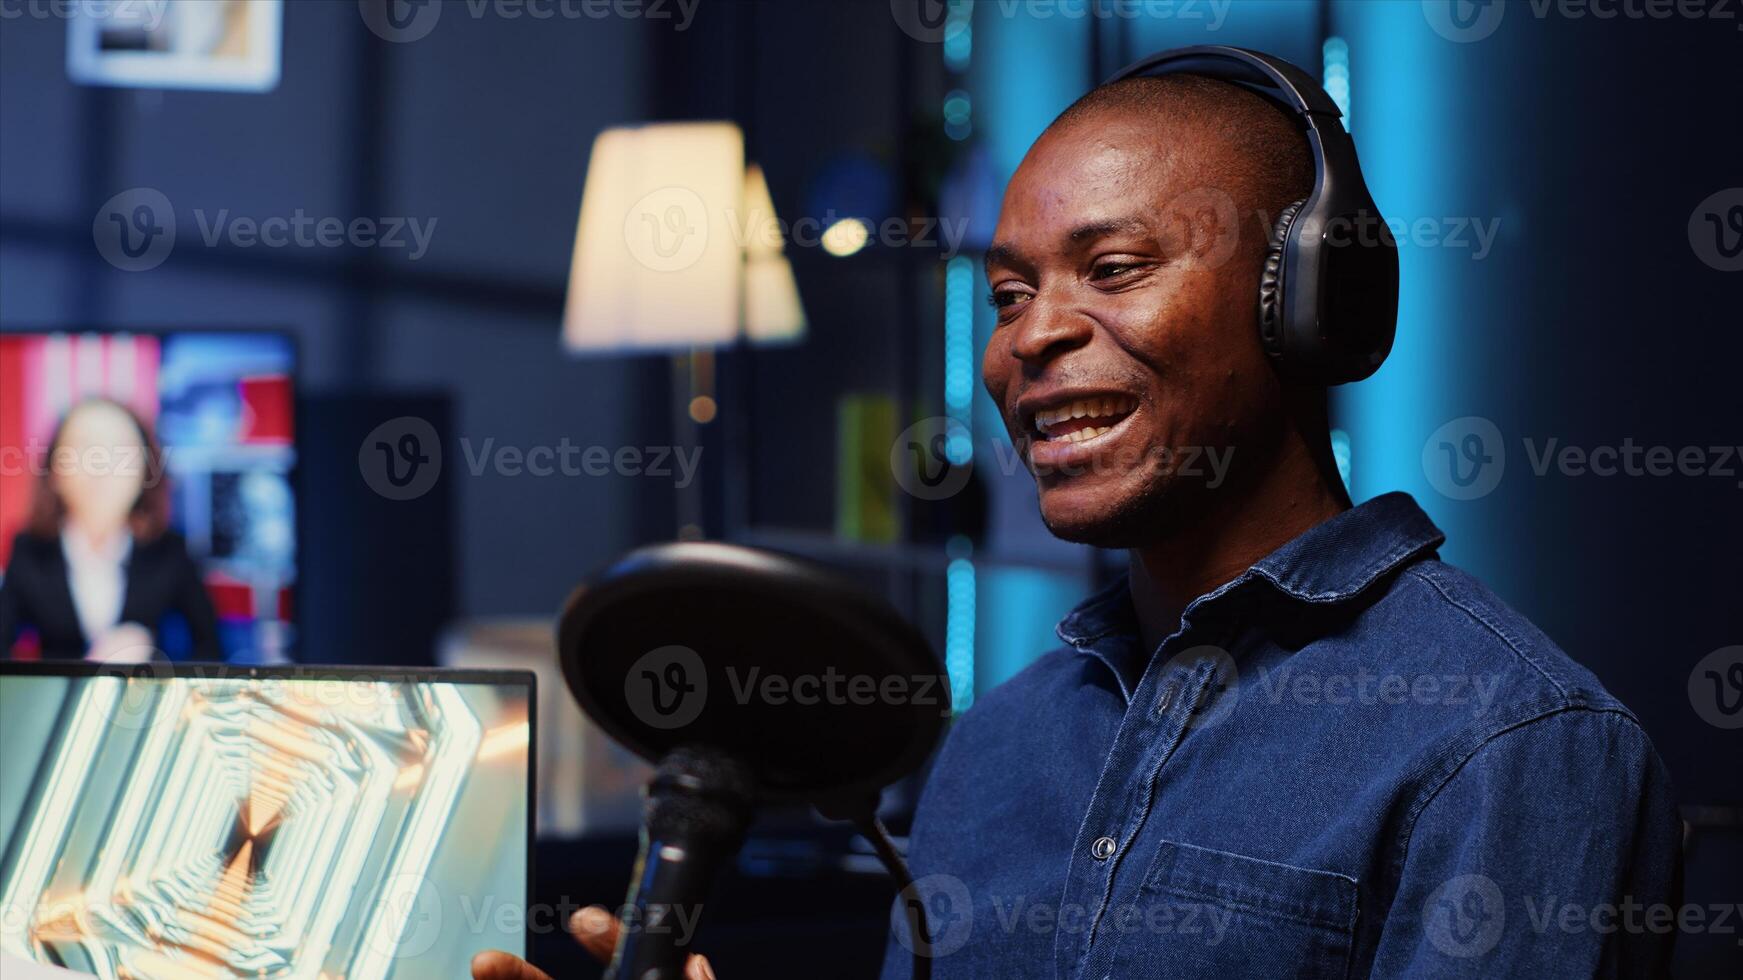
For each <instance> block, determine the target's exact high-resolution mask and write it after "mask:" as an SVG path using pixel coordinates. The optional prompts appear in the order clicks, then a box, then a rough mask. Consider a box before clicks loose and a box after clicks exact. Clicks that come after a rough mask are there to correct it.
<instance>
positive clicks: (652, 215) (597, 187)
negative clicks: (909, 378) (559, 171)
mask: <svg viewBox="0 0 1743 980" xmlns="http://www.w3.org/2000/svg"><path fill="white" fill-rule="evenodd" d="M784 244H785V235H784V233H783V229H782V228H781V225H780V222H779V220H778V219H777V218H776V217H775V207H774V202H773V200H772V199H771V198H770V196H769V188H768V182H767V181H766V180H765V179H764V178H763V173H762V169H761V168H760V167H757V166H755V165H751V166H748V167H747V166H746V165H745V163H744V136H743V134H742V133H741V132H740V131H739V128H738V127H737V126H735V125H733V124H732V123H663V124H656V125H647V126H636V127H628V128H620V129H608V130H606V131H605V132H603V133H601V134H600V135H599V138H598V139H597V140H595V141H594V143H593V154H592V158H591V160H590V161H589V163H588V168H587V184H586V188H585V191H584V193H583V196H582V201H581V221H580V226H579V228H578V230H577V232H576V236H575V259H574V265H573V267H572V270H571V272H570V276H569V300H568V307H567V310H566V311H565V315H564V323H563V339H564V342H565V344H566V345H567V346H568V347H569V349H571V350H579V351H589V350H614V351H615V350H638V349H640V350H652V349H658V350H670V349H686V348H694V347H715V346H722V345H725V344H730V343H731V342H732V341H733V340H735V339H736V338H737V337H739V336H740V335H741V333H742V334H743V335H744V336H747V337H749V338H750V340H751V341H752V342H753V343H770V342H779V341H786V340H793V339H797V338H799V337H801V336H803V335H804V332H805V311H804V308H803V307H802V306H801V304H800V302H799V289H798V284H797V283H796V282H795V281H794V277H793V268H792V265H791V264H790V263H789V262H788V261H787V259H786V257H785V256H784V255H783V254H782V247H783V246H784Z"/></svg>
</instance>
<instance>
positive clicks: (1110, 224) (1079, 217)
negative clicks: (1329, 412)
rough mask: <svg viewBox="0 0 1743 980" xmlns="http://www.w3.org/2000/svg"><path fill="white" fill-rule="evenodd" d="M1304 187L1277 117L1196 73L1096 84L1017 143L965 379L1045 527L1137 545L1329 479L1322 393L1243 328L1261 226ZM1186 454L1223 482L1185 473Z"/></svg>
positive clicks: (1293, 132) (1250, 314)
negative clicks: (1211, 466)
mask: <svg viewBox="0 0 1743 980" xmlns="http://www.w3.org/2000/svg"><path fill="white" fill-rule="evenodd" d="M1312 189H1313V160H1312V156H1311V154H1310V152H1309V148H1308V145H1307V138H1306V136H1305V135H1303V134H1302V133H1301V132H1300V131H1299V130H1298V129H1297V127H1296V122H1295V120H1294V119H1293V118H1291V115H1290V113H1288V112H1287V111H1286V110H1284V109H1282V108H1281V107H1279V106H1277V105H1274V104H1272V103H1271V102H1270V101H1269V100H1267V99H1265V98H1264V97H1262V96H1259V95H1256V94H1254V93H1252V92H1249V91H1247V90H1245V89H1243V88H1241V87H1239V86H1236V85H1232V84H1230V83H1227V82H1221V81H1217V80H1215V79H1209V78H1204V77H1200V76H1190V75H1167V76H1163V77H1160V78H1135V79H1129V80H1126V81H1120V82H1116V83H1114V84H1112V85H1105V86H1102V87H1101V88H1098V89H1096V90H1094V91H1093V92H1091V93H1090V94H1089V95H1087V96H1085V97H1084V98H1082V99H1080V100H1078V102H1077V103H1076V104H1074V105H1073V106H1072V107H1071V108H1070V109H1068V110H1066V111H1065V113H1064V114H1062V115H1061V116H1060V117H1059V118H1058V119H1057V120H1055V121H1054V123H1053V124H1052V125H1051V126H1049V127H1048V129H1047V131H1046V132H1045V133H1043V134H1042V136H1041V138H1040V139H1038V140H1036V142H1035V145H1034V146H1032V147H1030V149H1029V152H1028V154H1026V155H1025V156H1024V158H1023V162H1022V164H1021V165H1020V166H1019V167H1018V168H1017V171H1016V173H1015V174H1013V175H1012V177H1011V182H1010V185H1009V186H1008V187H1007V188H1006V189H1005V197H1004V202H1003V206H1002V208H1001V210H1000V214H999V224H998V227H997V228H996V229H995V230H994V233H993V242H992V244H991V245H990V246H989V247H988V248H987V252H986V271H987V285H988V286H989V287H990V288H991V291H992V296H991V299H992V302H993V305H994V307H996V308H997V317H998V320H997V327H996V329H995V331H994V333H993V336H992V339H991V341H990V342H989V343H988V344H987V347H986V352H985V354H984V355H983V357H982V359H981V374H982V377H983V378H984V379H985V381H986V387H987V392H988V393H989V394H991V395H992V397H993V400H994V401H995V402H997V403H998V405H999V406H1000V409H1001V411H1002V413H1003V415H1004V418H1005V424H1006V428H1007V431H1008V432H1009V433H1010V435H1011V440H1012V443H1013V445H1016V446H1018V447H1019V448H1020V449H1021V451H1022V453H1023V455H1024V458H1025V461H1026V462H1027V463H1028V465H1029V469H1030V471H1031V472H1032V473H1034V474H1035V479H1036V485H1037V486H1038V487H1039V489H1040V492H1041V493H1040V500H1041V516H1042V519H1043V520H1045V521H1046V523H1047V526H1048V528H1050V529H1051V530H1052V531H1053V533H1054V534H1056V535H1058V536H1059V537H1062V538H1065V539H1066V540H1069V541H1083V542H1089V543H1093V544H1099V545H1102V546H1104V547H1119V548H1130V547H1140V546H1143V545H1145V543H1146V542H1153V541H1159V540H1163V539H1166V538H1167V537H1169V536H1171V535H1173V534H1176V533H1179V532H1180V531H1181V530H1182V529H1184V528H1187V527H1191V526H1195V522H1199V521H1201V520H1204V519H1207V515H1209V514H1211V513H1212V511H1214V509H1215V508H1216V507H1218V506H1221V503H1220V501H1227V500H1235V499H1238V498H1239V497H1240V496H1241V494H1243V493H1246V492H1250V491H1252V490H1253V488H1256V487H1261V486H1264V485H1266V484H1267V482H1268V481H1273V480H1277V479H1288V480H1297V479H1302V478H1303V476H1304V475H1305V476H1306V478H1309V479H1317V480H1319V481H1320V482H1322V483H1324V484H1325V485H1326V486H1327V487H1330V486H1332V484H1333V483H1334V482H1337V481H1338V477H1337V474H1336V472H1335V468H1334V467H1333V466H1332V465H1331V463H1330V459H1331V448H1330V437H1329V435H1328V434H1327V432H1328V430H1327V426H1326V417H1325V392H1324V390H1323V389H1320V388H1315V387H1312V386H1308V385H1295V384H1285V382H1284V379H1283V378H1282V377H1281V376H1280V375H1279V374H1278V372H1277V371H1276V369H1275V367H1274V365H1273V363H1272V361H1271V358H1270V356H1269V355H1268V354H1267V352H1266V350H1265V347H1264V344H1263V342H1262V341H1261V339H1260V334H1259V329H1258V327H1259V302H1258V300H1259V281H1260V275H1261V270H1262V269H1263V266H1264V259H1263V255H1264V249H1265V244H1266V243H1268V242H1269V241H1270V239H1271V228H1272V225H1273V224H1274V223H1275V220H1276V217H1277V215H1278V213H1279V212H1281V211H1282V210H1283V209H1284V208H1286V207H1288V206H1289V205H1290V204H1292V203H1294V202H1295V201H1298V200H1300V199H1301V198H1304V197H1306V196H1307V195H1308V194H1310V193H1311V192H1312ZM1062 411H1063V412H1068V413H1072V414H1069V415H1067V416H1066V418H1067V419H1069V421H1061V418H1060V416H1059V414H1058V413H1060V412H1062ZM1237 448H1238V450H1239V451H1238V452H1236V451H1235V450H1236V449H1237ZM1201 451H1202V452H1205V453H1208V454H1211V455H1214V456H1216V458H1225V459H1228V460H1230V466H1229V470H1228V472H1227V473H1226V480H1225V479H1224V478H1223V477H1221V476H1219V477H1216V478H1213V479H1207V478H1206V474H1205V472H1204V471H1203V470H1202V469H1200V468H1196V467H1190V466H1187V465H1185V464H1184V460H1185V459H1187V458H1197V457H1196V456H1194V455H1193V454H1194V453H1197V452H1201ZM1316 470H1317V472H1316ZM1279 474H1285V475H1284V476H1279ZM1341 487H1342V484H1341V482H1337V489H1336V490H1335V491H1334V492H1338V493H1341Z"/></svg>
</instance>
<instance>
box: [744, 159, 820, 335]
mask: <svg viewBox="0 0 1743 980" xmlns="http://www.w3.org/2000/svg"><path fill="white" fill-rule="evenodd" d="M744 213H745V219H746V224H745V227H746V228H747V229H748V230H749V231H750V232H751V233H750V234H748V235H746V236H745V254H744V333H745V336H746V337H748V338H750V342H751V343H753V344H778V343H785V342H789V341H795V340H798V339H799V338H801V337H803V336H804V335H805V307H804V306H803V305H802V304H801V303H800V302H799V283H798V281H797V280H796V279H795V278H794V277H793V263H791V262H788V261H787V257H786V256H785V255H783V254H782V252H781V248H782V244H783V241H784V239H783V236H782V234H781V223H780V221H779V220H778V219H777V218H776V217H775V202H774V199H773V198H771V197H770V196H769V182H768V181H767V180H766V179H764V178H763V168H761V167H759V166H757V165H756V164H754V163H753V164H751V165H750V166H748V167H746V168H745V171H744Z"/></svg>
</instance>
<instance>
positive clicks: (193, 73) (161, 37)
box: [67, 0, 284, 92]
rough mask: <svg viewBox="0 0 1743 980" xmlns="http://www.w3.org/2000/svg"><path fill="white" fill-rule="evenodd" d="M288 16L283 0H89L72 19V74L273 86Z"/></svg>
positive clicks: (123, 81)
mask: <svg viewBox="0 0 1743 980" xmlns="http://www.w3.org/2000/svg"><path fill="white" fill-rule="evenodd" d="M283 18H284V3H283V0H81V2H79V3H78V4H77V5H76V6H75V7H73V8H72V16H71V17H69V18H68V20H67V74H68V75H69V76H70V77H71V78H72V80H73V81H75V82H79V83H82V84H85V85H114V86H122V87H127V88H183V89H217V90H227V91H235V92H266V91H270V90H272V89H273V88H275V87H276V86H277V85H278V77H279V59H280V47H281V41H282V30H283Z"/></svg>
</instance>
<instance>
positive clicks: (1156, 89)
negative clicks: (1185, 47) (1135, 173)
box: [1047, 75, 1313, 241]
mask: <svg viewBox="0 0 1743 980" xmlns="http://www.w3.org/2000/svg"><path fill="white" fill-rule="evenodd" d="M1110 118H1121V119H1122V120H1123V121H1133V122H1145V123H1151V124H1154V125H1155V126H1156V127H1157V128H1158V129H1159V130H1161V131H1165V132H1167V133H1169V134H1170V136H1171V139H1170V142H1169V145H1168V149H1167V151H1166V154H1167V164H1168V166H1169V167H1170V168H1179V170H1178V172H1179V173H1180V174H1181V176H1182V177H1183V178H1185V180H1186V183H1188V184H1189V185H1191V186H1196V187H1211V188H1217V189H1220V190H1222V191H1224V192H1226V193H1227V194H1228V195H1229V196H1230V197H1232V198H1233V199H1234V201H1235V203H1236V205H1237V207H1239V209H1240V211H1241V214H1242V216H1243V218H1244V219H1247V220H1245V221H1244V222H1243V226H1249V225H1251V226H1253V227H1254V229H1255V230H1258V231H1260V232H1262V235H1261V236H1260V240H1261V241H1265V240H1267V239H1266V238H1265V237H1264V236H1268V235H1269V233H1270V225H1269V222H1271V221H1275V220H1276V217H1277V215H1278V214H1280V213H1281V212H1282V211H1283V209H1284V208H1286V207H1288V206H1289V205H1291V204H1293V203H1295V202H1296V201H1299V200H1301V199H1302V198H1305V197H1307V195H1308V194H1310V193H1312V191H1313V156H1312V153H1311V152H1310V151H1309V149H1308V145H1307V137H1306V136H1305V135H1304V134H1303V133H1302V131H1301V127H1300V126H1299V125H1297V123H1296V120H1295V118H1294V116H1293V115H1292V114H1291V113H1290V112H1289V111H1288V110H1286V109H1284V108H1283V107H1282V106H1279V105H1277V104H1276V103H1274V102H1272V101H1271V100H1269V99H1267V98H1265V97H1263V96H1260V95H1257V94H1255V93H1253V92H1250V91H1248V90H1247V89H1245V88H1242V87H1241V86H1239V85H1235V84H1232V83H1230V82H1224V81H1220V80H1218V79H1214V78H1206V77H1204V76H1201V75H1162V76H1159V77H1153V78H1152V77H1138V78H1126V79H1121V80H1120V81H1117V82H1111V83H1109V84H1107V85H1102V86H1099V87H1097V88H1095V89H1092V90H1090V92H1089V93H1088V94H1086V95H1084V96H1083V97H1082V98H1080V99H1078V100H1077V101H1076V102H1073V103H1072V104H1071V106H1070V107H1069V108H1067V109H1066V110H1065V111H1064V112H1062V113H1060V114H1059V117H1058V118H1057V119H1055V120H1053V122H1052V124H1050V125H1049V126H1048V127H1047V132H1048V133H1049V134H1052V133H1055V132H1057V131H1063V130H1067V129H1075V128H1076V127H1077V126H1078V125H1079V124H1088V125H1091V126H1094V125H1096V124H1098V123H1102V122H1106V121H1108V120H1109V119H1110ZM1255 215H1262V216H1263V217H1264V222H1254V221H1252V219H1253V217H1254V216H1255ZM1259 224H1263V225H1264V226H1263V227H1262V228H1260V227H1258V225H1259ZM1245 237H1247V236H1243V238H1245Z"/></svg>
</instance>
